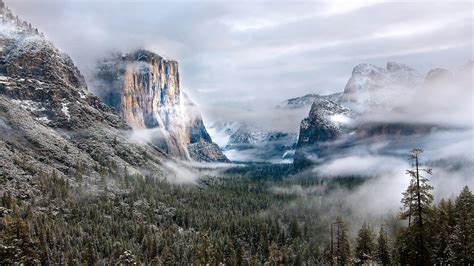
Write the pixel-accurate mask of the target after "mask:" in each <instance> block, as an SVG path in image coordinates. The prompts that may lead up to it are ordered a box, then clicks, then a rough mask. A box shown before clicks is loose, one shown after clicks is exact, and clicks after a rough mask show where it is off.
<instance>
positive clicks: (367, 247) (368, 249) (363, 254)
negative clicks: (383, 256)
mask: <svg viewBox="0 0 474 266" xmlns="http://www.w3.org/2000/svg"><path fill="white" fill-rule="evenodd" d="M374 247H375V245H374V233H373V231H372V229H371V228H370V226H369V225H367V224H366V223H364V224H363V225H362V228H361V229H360V230H359V233H358V235H357V240H356V247H355V256H356V259H357V260H358V262H359V263H360V264H366V263H368V262H370V261H371V260H372V258H373V253H374Z"/></svg>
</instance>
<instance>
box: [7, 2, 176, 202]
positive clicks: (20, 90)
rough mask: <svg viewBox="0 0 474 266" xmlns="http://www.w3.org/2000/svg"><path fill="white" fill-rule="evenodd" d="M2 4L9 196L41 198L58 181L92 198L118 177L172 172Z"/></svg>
mask: <svg viewBox="0 0 474 266" xmlns="http://www.w3.org/2000/svg"><path fill="white" fill-rule="evenodd" d="M0 4H1V5H0V176H2V191H3V192H5V191H9V193H11V195H12V196H13V197H15V198H16V197H19V195H22V197H23V198H26V199H38V198H40V197H41V194H40V190H38V186H39V183H41V181H40V180H42V179H43V180H44V178H45V177H46V178H47V179H48V178H49V177H54V176H56V177H57V178H58V180H61V182H64V183H66V182H67V184H68V186H71V187H77V186H78V185H79V184H80V185H81V186H86V187H87V191H88V193H94V192H95V191H96V189H99V188H98V186H97V181H98V180H101V178H104V177H106V176H107V177H108V176H110V175H112V176H113V175H115V174H116V173H117V172H121V173H125V171H126V172H127V173H128V174H132V175H136V176H142V177H143V176H145V175H149V174H150V173H152V174H153V176H155V177H157V178H158V177H160V178H163V177H164V176H167V175H169V174H170V173H172V172H173V170H172V169H171V168H170V167H167V166H166V163H167V162H170V161H171V160H172V159H171V158H169V157H168V156H167V155H166V154H164V153H163V152H161V151H159V150H157V149H156V148H155V147H153V146H151V145H146V144H145V145H137V144H136V143H134V142H131V141H130V139H129V136H130V131H131V130H130V126H129V125H127V123H126V122H125V121H124V120H123V119H122V118H121V117H120V116H118V115H117V114H116V113H114V112H113V111H112V110H111V108H110V107H108V106H107V105H106V104H104V103H103V102H102V101H101V100H100V99H99V98H98V97H96V96H94V95H93V94H92V93H90V92H89V90H88V87H87V84H86V82H85V79H84V77H83V76H82V74H81V72H80V71H79V69H78V68H77V67H76V66H75V65H74V63H73V61H72V60H71V58H70V57H69V56H67V55H66V54H65V53H63V52H61V51H60V50H58V49H57V48H56V47H55V46H54V45H53V44H52V43H51V42H50V41H48V40H47V39H46V38H45V37H44V36H43V35H42V34H41V33H39V31H38V30H37V29H35V28H33V27H32V26H31V25H30V24H29V23H26V22H23V21H21V20H20V19H18V17H16V16H14V15H12V13H11V11H10V10H9V9H8V8H6V7H5V6H4V5H3V2H1V1H0ZM109 189H111V190H113V189H114V185H113V184H112V183H110V186H109Z"/></svg>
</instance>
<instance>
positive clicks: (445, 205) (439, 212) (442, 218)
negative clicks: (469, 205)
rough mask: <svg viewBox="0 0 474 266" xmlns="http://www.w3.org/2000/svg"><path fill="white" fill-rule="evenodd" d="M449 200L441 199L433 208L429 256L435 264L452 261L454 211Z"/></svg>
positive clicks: (451, 262)
mask: <svg viewBox="0 0 474 266" xmlns="http://www.w3.org/2000/svg"><path fill="white" fill-rule="evenodd" d="M453 209H454V208H453V204H452V202H451V200H448V201H445V200H444V199H442V200H441V201H440V203H439V204H438V206H437V207H434V208H433V218H432V220H431V224H430V226H429V227H430V231H431V234H432V243H433V244H432V248H431V257H432V262H433V263H437V264H453V263H454V260H453V258H454V251H453V248H454V242H453V240H454V238H453V236H454V213H453Z"/></svg>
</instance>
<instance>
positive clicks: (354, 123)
mask: <svg viewBox="0 0 474 266" xmlns="http://www.w3.org/2000/svg"><path fill="white" fill-rule="evenodd" d="M472 69H473V67H472V63H470V64H467V65H466V66H465V67H463V68H462V69H461V70H460V71H459V73H458V74H456V75H454V74H453V73H451V72H450V71H447V70H444V69H434V70H431V71H430V72H429V73H428V74H427V75H426V77H423V76H422V75H421V74H419V73H418V72H417V71H415V70H413V69H412V68H410V67H408V66H405V65H402V64H398V63H393V62H389V63H387V67H386V68H379V67H376V66H373V65H369V64H360V65H357V66H356V67H354V69H353V71H352V76H351V78H350V79H349V81H348V82H347V85H346V87H345V89H344V92H343V94H342V95H341V96H340V98H339V99H338V100H336V101H332V100H326V99H316V100H315V102H314V103H313V104H312V107H311V110H310V112H309V114H308V116H307V117H306V118H305V119H303V121H302V122H301V126H300V133H299V139H298V144H297V146H296V152H295V157H294V165H295V166H296V167H297V168H304V167H305V166H308V165H310V164H314V163H317V162H318V161H321V160H324V159H325V157H330V156H334V155H335V154H341V153H343V152H344V149H346V148H349V147H352V146H354V145H361V144H362V143H364V145H370V143H373V142H376V143H384V147H385V148H384V149H385V150H386V151H387V152H389V151H390V150H394V149H395V150H396V149H397V148H398V149H400V148H403V149H410V148H412V147H409V146H410V145H411V146H416V145H418V144H417V143H413V142H412V141H408V140H407V139H406V137H408V136H410V138H411V140H414V139H415V138H416V139H417V140H418V141H421V139H420V138H422V137H423V136H426V135H427V134H430V133H433V132H436V131H438V130H447V129H449V128H450V127H453V126H454V128H459V126H460V125H461V124H463V123H464V124H466V121H458V120H462V119H464V120H466V118H463V117H465V116H466V115H465V114H463V113H464V112H469V110H471V111H472V108H470V107H469V106H472V103H471V104H469V100H467V103H466V100H463V99H458V95H465V94H468V93H466V92H465V91H463V90H466V88H467V89H468V90H469V88H471V89H470V90H471V95H472V84H471V85H469V84H467V86H466V84H464V83H465V81H466V80H467V81H469V80H470V81H471V82H472ZM466 73H467V74H466ZM427 95H431V97H427ZM461 100H462V101H461ZM453 101H456V102H460V103H461V102H463V103H462V104H460V105H461V106H457V105H455V106H453V105H452V102H453ZM413 114H416V116H417V117H414V115H413ZM449 114H451V115H453V114H455V115H454V116H451V117H447V115H448V116H449ZM468 122H469V121H468ZM402 138H404V139H403V141H401V139H402ZM402 144H404V145H405V146H404V147H401V145H402Z"/></svg>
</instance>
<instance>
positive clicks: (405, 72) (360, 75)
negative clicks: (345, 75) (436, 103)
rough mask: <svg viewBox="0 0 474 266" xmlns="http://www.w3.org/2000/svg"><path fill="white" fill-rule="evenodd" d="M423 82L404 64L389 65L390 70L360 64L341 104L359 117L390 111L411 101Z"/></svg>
mask: <svg viewBox="0 0 474 266" xmlns="http://www.w3.org/2000/svg"><path fill="white" fill-rule="evenodd" d="M423 80H424V77H423V76H422V75H421V74H420V73H418V72H417V71H416V70H414V69H412V68H410V67H408V66H406V65H403V64H398V63H395V62H388V63H387V66H386V68H380V67H377V66H374V65H370V64H360V65H357V66H355V67H354V69H353V71H352V76H351V78H350V79H349V81H348V82H347V84H346V86H345V88H344V93H343V95H342V97H341V99H340V101H341V103H343V104H344V105H346V106H347V107H349V108H350V109H351V110H353V111H354V112H358V113H364V112H371V111H381V110H390V109H392V108H393V107H395V106H397V105H399V104H401V103H402V102H404V101H406V100H407V99H410V98H411V97H412V96H413V94H414V93H415V91H416V90H417V89H418V88H419V87H420V86H421V85H422V84H423Z"/></svg>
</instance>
